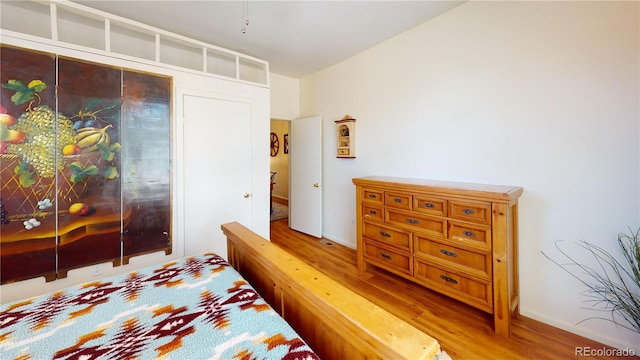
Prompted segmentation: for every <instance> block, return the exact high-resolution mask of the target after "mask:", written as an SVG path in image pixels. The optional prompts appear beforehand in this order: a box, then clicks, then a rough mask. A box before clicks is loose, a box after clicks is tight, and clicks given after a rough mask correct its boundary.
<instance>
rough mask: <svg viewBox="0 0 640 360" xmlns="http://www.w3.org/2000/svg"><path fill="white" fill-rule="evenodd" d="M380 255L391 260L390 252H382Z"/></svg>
mask: <svg viewBox="0 0 640 360" xmlns="http://www.w3.org/2000/svg"><path fill="white" fill-rule="evenodd" d="M380 256H382V257H383V258H385V259H387V260H391V255H389V254H385V253H383V252H381V253H380Z"/></svg>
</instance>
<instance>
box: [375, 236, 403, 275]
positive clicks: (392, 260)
mask: <svg viewBox="0 0 640 360" xmlns="http://www.w3.org/2000/svg"><path fill="white" fill-rule="evenodd" d="M363 244H364V258H365V260H366V261H367V262H369V263H371V264H373V265H376V266H379V267H382V268H384V269H387V270H389V271H392V272H395V273H399V274H405V275H411V273H412V267H413V266H412V265H413V264H412V263H411V261H410V259H411V258H410V256H409V255H407V254H403V253H401V252H397V251H394V250H389V249H388V248H386V247H380V246H378V245H376V244H375V243H372V242H370V241H366V240H365V241H363Z"/></svg>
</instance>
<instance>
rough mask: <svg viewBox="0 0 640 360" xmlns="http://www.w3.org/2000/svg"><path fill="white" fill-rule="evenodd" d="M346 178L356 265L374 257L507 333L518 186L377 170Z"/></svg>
mask: <svg viewBox="0 0 640 360" xmlns="http://www.w3.org/2000/svg"><path fill="white" fill-rule="evenodd" d="M353 183H354V184H355V185H356V216H357V219H356V226H357V243H358V258H357V261H358V269H359V270H361V271H366V270H367V265H374V266H377V267H379V268H382V269H385V270H387V271H390V272H393V273H395V274H397V275H400V276H402V277H405V278H407V279H410V280H412V281H414V282H416V283H419V284H421V285H424V286H426V287H428V288H430V289H432V290H435V291H438V292H440V293H442V294H445V295H448V296H450V297H452V298H455V299H458V300H460V301H463V302H465V303H467V304H469V305H471V306H474V307H476V308H478V309H481V310H483V311H486V312H488V313H490V314H493V317H494V330H495V332H496V333H497V334H499V335H502V336H506V337H509V336H510V333H511V327H510V324H511V316H512V314H513V315H518V308H517V307H518V300H519V299H518V222H517V221H518V203H517V200H518V197H519V196H520V194H522V188H520V187H513V186H498V185H482V184H467V183H456V182H446V181H433V180H422V179H405V178H393V177H379V176H374V177H364V178H354V179H353Z"/></svg>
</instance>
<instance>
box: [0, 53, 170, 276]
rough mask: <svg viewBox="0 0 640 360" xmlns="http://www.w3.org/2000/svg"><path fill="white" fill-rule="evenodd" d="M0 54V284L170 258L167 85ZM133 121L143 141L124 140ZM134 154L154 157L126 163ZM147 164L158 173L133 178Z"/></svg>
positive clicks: (34, 56)
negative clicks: (161, 255) (141, 258)
mask: <svg viewBox="0 0 640 360" xmlns="http://www.w3.org/2000/svg"><path fill="white" fill-rule="evenodd" d="M0 50H1V53H0V54H1V56H0V80H1V84H0V85H1V88H0V90H1V92H0V210H1V211H0V213H1V214H2V218H1V219H0V220H1V221H0V235H1V241H0V267H1V268H0V272H1V274H0V276H1V277H2V279H1V280H2V283H7V282H13V281H18V280H23V279H28V278H33V277H39V276H44V277H45V279H46V280H47V281H51V280H55V279H56V278H63V277H66V275H67V271H68V270H70V269H74V268H78V267H83V266H87V265H91V264H96V263H104V262H112V263H113V265H114V266H117V265H120V264H122V263H127V262H128V259H129V258H130V257H132V256H135V255H138V254H143V253H148V252H152V251H165V253H170V252H171V240H170V219H171V216H170V213H171V206H170V186H171V177H170V174H171V171H170V168H171V154H170V150H167V149H170V148H171V143H170V138H171V137H170V123H171V121H170V119H171V115H170V111H171V78H169V77H164V76H158V75H154V74H146V73H139V72H136V71H132V70H127V69H122V68H119V67H113V66H106V65H102V64H97V63H91V62H87V61H82V60H78V59H73V58H66V57H62V56H58V55H55V54H48V53H40V52H35V51H32V50H28V49H22V48H16V47H8V46H2V47H0ZM127 82H130V83H127ZM125 89H136V90H135V91H134V92H131V91H129V92H127V91H126V90H125ZM132 104H134V105H132ZM136 112H137V113H136ZM140 117H142V118H144V119H145V120H143V121H139V120H137V119H138V118H140ZM132 122H134V123H135V126H136V127H137V128H138V129H137V131H138V132H139V131H140V130H142V131H143V132H144V131H145V126H146V127H148V128H149V129H148V134H147V136H138V135H137V136H136V137H131V136H128V135H126V134H125V132H126V129H127V128H129V127H131V123H132ZM149 135H153V136H157V137H158V139H152V138H151V137H150V136H149ZM124 139H126V141H123V140H124ZM140 147H148V148H149V149H148V151H150V152H151V153H153V154H154V155H153V158H147V159H145V158H144V156H143V157H140V156H132V154H135V153H136V151H137V150H136V149H139V148H140ZM154 147H157V148H154ZM147 161H148V162H150V163H151V164H150V165H148V166H150V167H151V168H159V169H162V170H164V171H162V174H161V176H158V174H157V171H156V172H155V173H154V174H153V175H150V174H144V173H137V172H136V171H131V169H133V168H135V166H136V165H137V166H140V165H139V164H140V163H145V162H147ZM123 166H125V167H127V168H128V169H129V172H128V173H123V172H122V170H121V169H122V168H123ZM150 182H152V183H153V184H154V185H155V189H154V191H155V192H154V194H153V197H152V198H154V199H156V201H149V200H148V199H147V198H146V195H148V194H147V190H146V189H147V188H148V185H149V183H150ZM123 184H124V185H123ZM158 184H160V185H159V186H158ZM158 191H159V192H160V193H158ZM157 198H160V200H158V199H157ZM158 214H160V215H158ZM151 217H152V218H153V219H155V221H153V222H148V221H146V220H143V221H141V220H140V219H141V218H142V219H149V218H151ZM123 244H127V245H124V246H123ZM132 244H134V245H133V246H132ZM123 249H124V250H123Z"/></svg>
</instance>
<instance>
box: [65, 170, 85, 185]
mask: <svg viewBox="0 0 640 360" xmlns="http://www.w3.org/2000/svg"><path fill="white" fill-rule="evenodd" d="M84 178H85V175H84V174H83V173H81V172H80V173H77V172H73V173H72V174H71V176H70V177H69V180H71V182H72V183H77V182H80V181H82V180H83V179H84Z"/></svg>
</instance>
